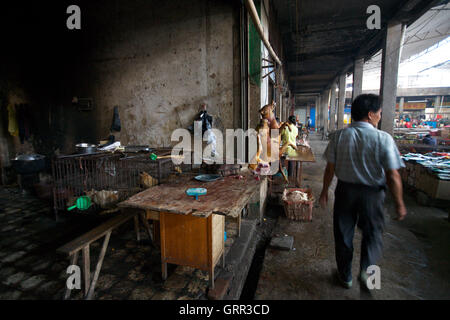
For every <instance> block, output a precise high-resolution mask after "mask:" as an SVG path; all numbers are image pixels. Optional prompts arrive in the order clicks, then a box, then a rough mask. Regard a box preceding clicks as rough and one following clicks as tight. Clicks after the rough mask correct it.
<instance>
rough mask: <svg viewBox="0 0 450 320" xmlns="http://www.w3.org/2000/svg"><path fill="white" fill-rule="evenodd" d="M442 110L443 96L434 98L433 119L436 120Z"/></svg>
mask: <svg viewBox="0 0 450 320" xmlns="http://www.w3.org/2000/svg"><path fill="white" fill-rule="evenodd" d="M440 109H441V96H436V98H434V108H433V113H434V114H433V119H434V118H436V114H437V113H439V111H440Z"/></svg>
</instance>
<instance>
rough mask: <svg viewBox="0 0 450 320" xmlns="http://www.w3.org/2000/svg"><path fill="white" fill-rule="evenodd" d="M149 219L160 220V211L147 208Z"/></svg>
mask: <svg viewBox="0 0 450 320" xmlns="http://www.w3.org/2000/svg"><path fill="white" fill-rule="evenodd" d="M145 214H146V219H147V220H159V212H158V211H154V210H145Z"/></svg>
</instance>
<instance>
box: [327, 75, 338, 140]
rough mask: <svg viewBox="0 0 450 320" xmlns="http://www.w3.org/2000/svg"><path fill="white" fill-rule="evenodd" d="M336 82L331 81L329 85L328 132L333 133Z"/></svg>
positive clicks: (334, 126) (334, 128)
mask: <svg viewBox="0 0 450 320" xmlns="http://www.w3.org/2000/svg"><path fill="white" fill-rule="evenodd" d="M336 87H337V85H336V81H333V84H332V85H331V89H330V90H331V94H330V125H329V131H330V132H333V131H334V130H336Z"/></svg>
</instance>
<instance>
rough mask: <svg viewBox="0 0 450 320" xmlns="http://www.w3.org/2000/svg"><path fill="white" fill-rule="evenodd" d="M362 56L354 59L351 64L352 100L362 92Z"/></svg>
mask: <svg viewBox="0 0 450 320" xmlns="http://www.w3.org/2000/svg"><path fill="white" fill-rule="evenodd" d="M363 67H364V58H358V59H355V62H354V64H353V91H352V101H354V100H355V99H356V97H357V96H359V95H360V94H361V93H362V80H363Z"/></svg>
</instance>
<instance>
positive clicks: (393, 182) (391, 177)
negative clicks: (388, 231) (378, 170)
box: [386, 169, 406, 220]
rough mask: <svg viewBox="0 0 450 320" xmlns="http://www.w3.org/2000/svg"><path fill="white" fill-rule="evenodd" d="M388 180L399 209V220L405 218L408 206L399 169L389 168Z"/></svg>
mask: <svg viewBox="0 0 450 320" xmlns="http://www.w3.org/2000/svg"><path fill="white" fill-rule="evenodd" d="M386 182H387V185H388V187H389V190H390V191H391V193H392V196H393V197H394V201H395V207H396V210H397V215H398V216H397V218H396V219H397V220H403V219H404V218H405V216H406V207H405V203H404V202H403V187H402V179H401V177H400V174H399V173H398V171H397V170H395V169H393V170H388V171H387V172H386Z"/></svg>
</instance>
